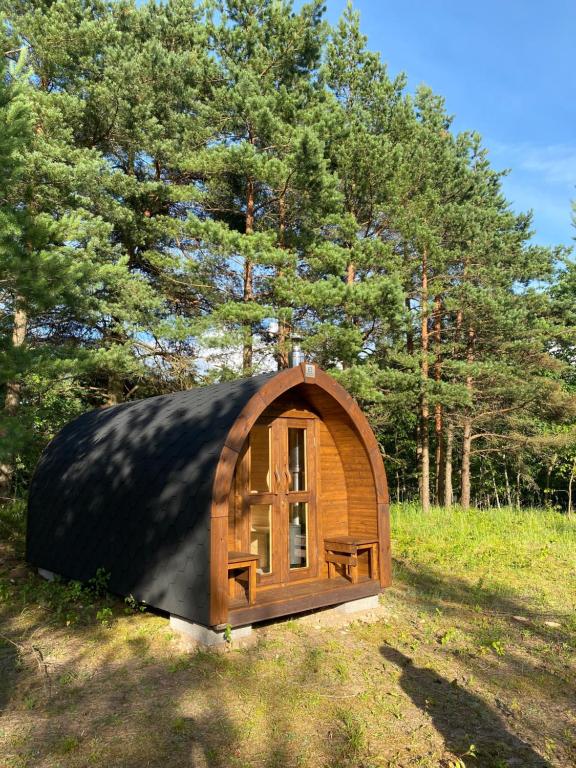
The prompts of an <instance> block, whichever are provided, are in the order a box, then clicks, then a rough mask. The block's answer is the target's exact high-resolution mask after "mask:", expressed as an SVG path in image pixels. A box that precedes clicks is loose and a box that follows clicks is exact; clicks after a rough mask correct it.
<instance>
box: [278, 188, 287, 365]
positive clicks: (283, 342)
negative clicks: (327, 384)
mask: <svg viewBox="0 0 576 768" xmlns="http://www.w3.org/2000/svg"><path fill="white" fill-rule="evenodd" d="M285 235H286V200H285V199H284V194H282V193H280V195H279V198H278V245H279V246H280V248H282V250H284V249H285V248H286V241H285ZM277 276H278V277H282V268H279V269H278V273H277ZM277 338H278V346H277V350H276V364H277V366H278V370H279V371H282V370H284V369H285V368H288V366H289V365H290V363H289V359H288V353H289V339H290V323H289V322H287V320H286V318H285V317H283V316H282V312H279V313H278V337H277Z"/></svg>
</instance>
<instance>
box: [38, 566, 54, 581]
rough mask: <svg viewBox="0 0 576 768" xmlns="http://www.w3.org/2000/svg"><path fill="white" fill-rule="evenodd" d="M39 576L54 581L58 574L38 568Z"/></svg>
mask: <svg viewBox="0 0 576 768" xmlns="http://www.w3.org/2000/svg"><path fill="white" fill-rule="evenodd" d="M38 576H42V578H43V579H46V581H54V579H55V578H56V574H55V573H52V571H47V570H46V568H38Z"/></svg>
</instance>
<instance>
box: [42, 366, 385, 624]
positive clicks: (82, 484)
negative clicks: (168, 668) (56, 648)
mask: <svg viewBox="0 0 576 768" xmlns="http://www.w3.org/2000/svg"><path fill="white" fill-rule="evenodd" d="M27 557H28V560H29V561H30V562H31V563H33V564H34V565H36V566H38V567H39V568H42V569H45V570H50V571H52V572H54V573H56V574H60V575H62V576H64V577H67V578H73V579H79V580H81V581H88V580H89V579H90V578H91V577H93V576H94V573H95V572H96V571H97V570H98V569H100V568H101V569H103V570H104V571H106V572H107V573H108V574H109V577H110V582H109V583H110V588H111V590H112V591H113V592H116V593H117V594H120V595H132V596H133V597H134V598H135V599H136V600H140V601H142V602H145V603H147V604H148V605H149V606H151V607H155V608H158V609H161V610H163V611H166V612H168V613H170V614H172V615H175V616H179V617H181V618H184V619H187V620H189V621H193V622H197V623H200V624H204V625H207V626H212V627H219V628H222V627H224V626H226V625H232V626H241V625H243V624H250V623H252V622H255V621H261V620H264V619H270V618H274V617H277V616H283V615H290V614H294V613H298V612H301V611H305V610H309V609H313V608H318V607H321V606H327V605H334V604H337V603H342V602H346V601H349V600H353V599H356V598H361V597H365V596H368V595H373V594H376V593H378V592H379V591H380V589H381V588H382V587H385V586H387V585H388V584H389V583H390V530H389V516H388V493H387V487H386V475H385V471H384V466H383V463H382V458H381V454H380V450H379V447H378V444H377V442H376V439H375V437H374V435H373V433H372V430H371V429H370V427H369V425H368V422H367V420H366V418H365V417H364V415H363V414H362V412H361V410H360V408H359V407H358V405H357V403H356V402H355V401H354V399H353V398H352V397H351V396H350V395H349V394H348V393H347V392H346V391H345V390H344V389H343V387H341V386H340V385H339V384H338V383H337V382H336V381H335V380H334V379H333V378H332V377H330V376H329V375H327V374H326V373H324V372H323V371H321V370H320V369H319V368H317V367H316V366H314V365H312V364H306V363H303V364H301V365H299V366H297V367H295V368H290V369H288V370H285V371H281V372H279V373H275V374H263V375H261V376H255V377H253V378H250V379H244V380H239V381H234V382H227V383H223V384H218V385H212V386H210V387H201V388H197V389H193V390H188V391H186V392H177V393H174V394H172V395H163V396H159V397H152V398H148V399H146V400H141V401H134V402H131V403H126V404H124V405H121V406H117V407H112V408H107V409H101V410H99V411H94V412H92V413H89V414H85V415H84V416H81V417H80V418H78V419H76V420H75V421H73V422H71V423H70V424H69V425H67V426H66V427H65V428H64V429H63V430H62V432H61V433H60V434H59V435H57V436H56V438H55V439H54V440H53V441H52V443H51V444H50V445H49V446H48V448H47V449H46V451H45V452H44V454H43V456H42V458H41V460H40V462H39V464H38V467H37V469H36V472H35V474H34V477H33V480H32V484H31V490H30V495H29V522H28V534H27Z"/></svg>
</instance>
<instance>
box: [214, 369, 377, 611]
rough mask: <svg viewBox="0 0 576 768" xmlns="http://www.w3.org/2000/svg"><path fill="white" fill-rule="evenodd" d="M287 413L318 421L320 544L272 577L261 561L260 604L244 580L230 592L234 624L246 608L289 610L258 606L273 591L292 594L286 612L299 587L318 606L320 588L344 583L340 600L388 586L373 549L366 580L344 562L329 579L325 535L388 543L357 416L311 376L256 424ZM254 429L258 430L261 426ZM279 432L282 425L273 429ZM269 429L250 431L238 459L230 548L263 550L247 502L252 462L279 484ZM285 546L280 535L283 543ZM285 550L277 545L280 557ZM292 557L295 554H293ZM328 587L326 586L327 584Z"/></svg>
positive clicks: (315, 537) (314, 431)
mask: <svg viewBox="0 0 576 768" xmlns="http://www.w3.org/2000/svg"><path fill="white" fill-rule="evenodd" d="M279 419H281V420H286V423H287V424H299V425H303V424H307V425H309V427H310V428H309V430H308V434H309V437H308V440H309V442H308V445H307V451H308V455H307V464H308V466H307V471H308V479H309V484H310V491H311V496H310V503H311V509H310V510H309V511H310V517H309V521H308V537H309V546H310V547H311V548H312V550H311V551H310V553H309V567H308V568H303V569H302V570H301V572H298V571H292V570H290V571H289V570H288V569H286V567H284V571H283V577H282V578H281V579H278V578H271V577H270V575H269V574H266V573H265V572H263V569H262V568H260V569H259V573H258V576H257V585H256V605H255V607H254V608H253V609H252V612H250V610H249V607H248V603H247V595H246V591H245V589H244V587H243V585H242V583H241V582H239V583H238V584H237V585H232V586H231V590H230V593H229V620H230V623H232V624H233V625H235V624H238V623H242V615H241V614H242V612H244V617H245V618H246V619H248V618H249V616H255V617H256V618H251V619H250V620H258V618H259V616H260V617H261V618H268V616H269V615H282V608H281V606H278V605H276V607H275V608H274V611H275V612H274V613H273V614H266V612H265V611H264V612H263V611H262V610H261V611H260V615H259V614H258V606H259V605H260V606H263V605H264V603H266V601H267V600H268V601H270V600H272V599H273V598H274V599H277V602H280V603H281V602H282V599H283V597H284V596H285V598H286V603H287V608H286V610H285V611H283V613H290V612H295V611H294V610H293V608H294V606H293V604H290V605H289V603H290V600H289V598H290V595H291V594H296V593H298V594H301V595H302V599H303V600H304V603H303V605H304V608H302V609H301V610H305V609H306V607H307V604H306V599H307V600H308V602H309V603H310V605H309V607H316V605H312V603H313V602H314V599H312V598H311V597H310V596H312V597H313V596H314V593H315V592H316V597H315V599H316V602H318V599H319V598H318V595H320V594H321V592H322V590H326V589H328V588H332V587H336V586H338V587H339V589H340V594H339V598H338V599H337V600H333V601H334V602H344V601H346V600H347V599H353V598H352V597H351V596H346V595H347V593H348V592H354V596H353V597H357V596H363V595H364V594H375V593H376V592H378V591H379V587H380V582H379V580H374V579H370V578H369V576H370V574H369V567H368V565H369V563H368V554H367V553H366V552H364V553H362V554H361V555H360V557H359V581H360V584H354V585H353V584H351V583H350V582H349V579H348V578H347V574H346V569H345V568H344V567H342V566H337V574H336V577H335V578H332V579H329V574H328V566H327V563H326V560H325V556H324V540H325V539H328V538H332V537H337V536H357V537H363V538H374V540H377V541H378V544H379V546H378V547H377V550H378V552H381V551H382V546H380V545H381V544H382V542H380V536H381V533H380V528H381V525H379V513H381V512H382V509H381V508H379V504H378V496H377V491H376V485H375V479H374V476H373V471H372V467H371V462H370V457H369V456H368V453H367V451H366V448H365V446H364V444H363V441H362V439H361V437H360V435H359V433H358V432H357V430H356V429H355V427H354V424H353V423H352V421H351V419H350V417H349V416H348V415H347V413H346V412H345V411H344V409H343V408H342V407H341V406H340V405H339V404H338V403H336V402H335V401H334V400H333V399H332V398H331V397H330V396H329V395H328V394H326V393H325V392H323V391H321V390H319V388H317V387H314V386H309V385H306V384H304V385H301V386H299V387H296V388H295V389H294V390H292V391H291V392H289V393H287V394H285V395H282V396H281V397H279V398H278V399H277V400H276V401H275V402H274V403H273V404H272V405H271V406H269V407H268V408H267V409H265V410H264V412H263V413H262V414H261V416H260V417H259V418H258V420H257V421H256V424H255V428H256V430H258V429H261V427H262V426H265V425H272V424H274V422H275V420H279ZM290 420H292V421H290ZM253 434H254V435H255V436H256V431H254V433H253ZM271 434H277V433H276V432H274V430H273V431H272V433H271ZM261 435H262V433H261V431H260V433H259V434H258V438H257V439H252V440H251V439H250V435H249V436H248V438H247V439H246V442H245V444H244V447H243V448H242V450H241V451H240V454H239V459H238V463H237V465H236V470H235V473H234V480H233V482H232V487H231V490H230V494H229V497H228V549H229V550H230V551H253V552H254V551H255V549H254V540H253V539H252V540H251V538H250V536H251V534H250V529H251V527H254V526H253V525H252V523H251V520H250V514H249V510H250V504H249V503H247V502H246V494H249V493H250V489H249V487H248V486H249V482H248V476H249V474H250V472H251V467H252V474H253V475H257V476H258V475H259V476H260V477H261V478H263V477H264V475H265V474H266V473H268V476H269V478H270V483H269V485H268V486H266V487H267V488H268V489H269V490H270V491H271V492H272V491H273V490H277V488H276V487H275V486H274V485H273V484H274V478H273V474H274V472H275V471H276V472H277V471H278V470H277V468H274V467H273V466H272V465H270V466H268V467H266V466H265V464H266V460H267V459H268V458H269V455H270V454H267V453H266V451H265V450H264V448H263V444H262V439H261ZM312 436H313V440H312ZM275 449H276V452H277V451H278V450H279V449H278V446H275ZM272 450H274V446H273V447H272ZM276 455H278V453H276ZM282 455H285V453H284V454H282ZM251 462H254V464H251ZM281 471H284V470H283V469H282V470H281ZM380 516H381V515H380ZM274 522H275V523H276V526H279V525H280V524H281V523H280V521H279V518H276V521H273V523H274ZM285 543H286V542H284V544H285ZM278 546H279V544H278V541H276V543H275V547H276V550H278ZM280 546H282V544H280ZM278 557H279V556H278V552H276V555H275V558H276V562H278ZM286 557H288V555H287V554H286ZM376 560H377V568H380V567H381V564H380V560H381V557H380V556H377V558H376ZM306 585H308V586H306ZM314 585H316V587H315V586H314ZM320 587H322V590H320V589H319V588H320ZM282 590H284V592H282ZM356 592H358V595H356ZM360 593H362V594H360ZM327 594H328V593H327ZM306 595H308V597H306ZM331 599H332V598H330V597H327V598H326V600H327V602H326V603H324V604H330V600H331ZM320 604H322V603H320ZM244 623H245V622H244Z"/></svg>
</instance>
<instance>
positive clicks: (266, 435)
mask: <svg viewBox="0 0 576 768" xmlns="http://www.w3.org/2000/svg"><path fill="white" fill-rule="evenodd" d="M249 474H250V478H249V490H250V493H269V492H270V491H271V490H272V489H271V486H270V475H271V473H270V427H269V426H268V425H267V424H263V425H261V424H256V425H255V426H254V427H252V430H251V432H250V473H249Z"/></svg>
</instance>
